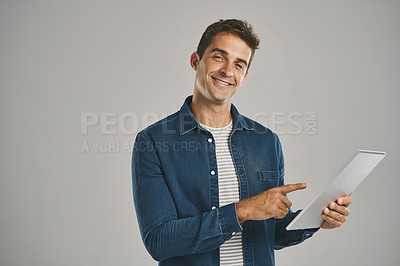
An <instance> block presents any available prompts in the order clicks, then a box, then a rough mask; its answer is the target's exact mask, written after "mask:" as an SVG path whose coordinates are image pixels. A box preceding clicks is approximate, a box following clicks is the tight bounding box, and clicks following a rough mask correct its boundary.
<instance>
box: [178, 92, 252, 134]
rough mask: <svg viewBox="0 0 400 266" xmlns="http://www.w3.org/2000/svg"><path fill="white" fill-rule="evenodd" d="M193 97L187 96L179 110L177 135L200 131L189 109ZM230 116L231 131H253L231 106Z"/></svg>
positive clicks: (198, 124)
mask: <svg viewBox="0 0 400 266" xmlns="http://www.w3.org/2000/svg"><path fill="white" fill-rule="evenodd" d="M192 99H193V96H192V95H191V96H188V97H187V98H186V100H185V102H184V103H183V105H182V107H181V109H180V110H179V135H183V134H186V133H187V132H189V131H191V130H193V129H195V128H199V129H202V127H201V126H200V123H199V122H198V121H197V120H196V118H195V117H194V115H193V113H192V111H191V110H190V108H189V105H190V103H191V102H192ZM231 114H232V119H233V131H234V130H236V129H238V130H243V129H247V130H253V129H254V128H253V126H251V125H249V124H248V123H247V122H246V121H245V120H244V119H243V116H242V115H241V114H240V113H239V111H238V110H237V109H236V107H235V106H234V105H233V104H231Z"/></svg>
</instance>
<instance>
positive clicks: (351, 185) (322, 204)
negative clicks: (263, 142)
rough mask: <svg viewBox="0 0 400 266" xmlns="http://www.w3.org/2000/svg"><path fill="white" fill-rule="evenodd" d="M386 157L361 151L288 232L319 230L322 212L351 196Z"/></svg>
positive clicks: (332, 180) (380, 152)
mask: <svg viewBox="0 0 400 266" xmlns="http://www.w3.org/2000/svg"><path fill="white" fill-rule="evenodd" d="M385 156H386V153H385V152H382V151H367V150H359V151H358V153H357V154H356V156H355V157H354V158H353V159H352V160H351V161H350V163H349V164H348V165H347V166H346V167H345V168H344V169H343V170H342V171H341V172H340V173H339V175H337V176H335V177H334V178H332V179H331V180H330V181H329V182H328V184H327V185H326V186H325V187H324V188H323V189H322V190H321V192H320V193H319V194H318V196H317V197H315V199H314V200H312V201H311V202H310V203H309V204H308V205H307V206H306V207H305V208H304V209H303V210H302V211H301V212H300V213H299V214H298V215H297V216H296V218H294V219H293V221H292V222H291V223H290V224H289V225H288V226H287V227H286V230H297V229H306V228H318V227H320V225H321V224H322V222H323V221H324V219H323V218H322V217H321V214H322V211H323V210H324V208H326V207H327V206H328V204H329V203H330V202H332V201H335V200H336V199H337V198H339V197H342V196H345V195H349V194H350V193H351V192H353V191H354V189H355V188H356V187H357V186H358V185H359V184H360V183H361V182H362V181H363V180H364V179H365V178H366V177H367V176H368V174H369V173H371V171H372V170H373V169H374V168H375V166H377V165H378V164H379V162H380V161H382V159H383V158H384V157H385Z"/></svg>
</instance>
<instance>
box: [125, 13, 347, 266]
mask: <svg viewBox="0 0 400 266" xmlns="http://www.w3.org/2000/svg"><path fill="white" fill-rule="evenodd" d="M258 45H259V39H258V37H257V36H256V35H255V34H254V33H253V29H252V27H251V26H250V25H249V24H247V22H244V21H240V20H234V19H230V20H220V21H218V22H216V23H213V24H212V25H210V26H209V27H208V28H207V29H206V31H205V32H204V34H203V36H202V38H201V40H200V43H199V45H198V49H197V51H196V52H194V53H193V54H192V55H191V57H190V63H191V66H192V68H193V69H194V70H195V71H196V78H195V84H194V91H193V96H189V97H188V98H187V99H186V100H185V102H184V104H183V106H182V107H181V109H180V110H179V111H178V112H176V113H174V114H172V115H170V116H168V117H166V118H165V119H162V120H161V121H159V122H157V123H155V124H153V125H151V126H149V127H148V128H146V129H144V130H143V131H141V132H139V133H138V135H137V137H136V141H135V146H134V151H133V157H132V175H133V193H134V201H135V207H136V213H137V217H138V222H139V226H140V231H141V235H142V239H143V241H144V244H145V246H146V248H147V250H148V252H149V253H150V254H151V256H152V257H153V258H154V259H155V260H158V261H160V263H159V264H160V265H185V266H188V265H202V266H204V265H274V263H275V260H274V249H280V248H283V247H287V246H290V245H295V244H298V243H300V242H302V241H304V240H305V239H307V238H309V237H311V236H312V235H313V233H314V232H316V231H317V230H318V228H315V229H310V230H294V231H287V230H285V228H286V226H287V225H288V224H289V223H290V221H292V220H293V219H294V217H295V216H296V215H297V214H298V212H297V213H293V212H292V211H291V210H290V206H291V205H292V203H291V202H290V200H289V199H288V198H287V197H286V194H287V193H290V192H292V191H296V190H299V189H304V188H305V187H306V184H304V183H298V184H290V185H284V161H283V154H282V148H281V145H280V142H279V138H278V136H277V135H276V134H275V133H273V132H272V131H270V130H269V129H267V128H266V127H264V126H262V125H260V124H258V123H257V122H255V121H253V120H251V119H249V118H247V117H245V116H242V115H241V114H240V113H239V112H238V111H237V109H236V108H235V107H234V105H232V98H233V96H234V94H235V92H236V91H237V90H238V88H239V87H240V86H241V85H242V84H243V82H244V81H245V79H246V78H247V75H248V70H249V67H250V64H251V61H252V58H253V56H254V53H255V50H256V49H257V47H258ZM350 203H351V198H350V197H349V196H347V197H343V198H340V199H338V200H337V201H336V202H332V203H330V204H329V206H328V207H327V208H326V209H325V210H324V213H323V214H322V216H323V217H324V219H325V221H324V223H323V224H322V225H321V228H336V227H339V226H341V225H342V224H343V223H344V222H345V221H346V217H347V216H348V214H349V211H348V209H347V207H348V206H349V204H350Z"/></svg>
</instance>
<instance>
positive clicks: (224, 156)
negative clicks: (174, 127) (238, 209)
mask: <svg viewBox="0 0 400 266" xmlns="http://www.w3.org/2000/svg"><path fill="white" fill-rule="evenodd" d="M201 126H202V127H204V128H205V129H207V130H208V131H210V132H211V133H212V135H213V137H214V140H215V153H216V157H217V168H218V191H219V207H222V206H224V205H227V204H230V203H232V202H238V201H239V200H240V196H239V180H238V177H237V174H236V169H235V165H234V164H233V160H232V154H231V150H230V145H229V137H230V135H231V132H232V121H231V122H230V123H229V125H227V126H225V127H222V128H213V127H208V126H205V125H202V124H201ZM220 265H230V266H239V265H240V266H242V265H243V247H242V232H238V233H237V234H235V235H233V236H232V238H231V239H229V240H228V241H226V242H225V243H224V244H222V245H221V246H220Z"/></svg>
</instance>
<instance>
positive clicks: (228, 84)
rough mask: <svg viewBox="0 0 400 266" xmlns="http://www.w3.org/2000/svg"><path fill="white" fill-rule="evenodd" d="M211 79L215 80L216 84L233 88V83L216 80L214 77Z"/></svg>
mask: <svg viewBox="0 0 400 266" xmlns="http://www.w3.org/2000/svg"><path fill="white" fill-rule="evenodd" d="M211 77H212V79H213V80H215V81H216V82H218V83H220V84H222V85H225V86H231V85H233V84H232V83H229V82H226V81H223V80H220V79H217V78H214V77H213V76H211Z"/></svg>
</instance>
